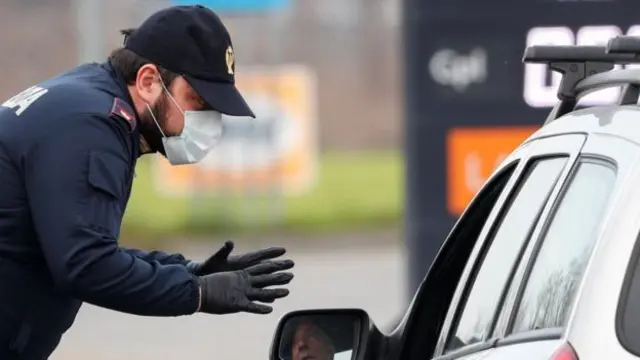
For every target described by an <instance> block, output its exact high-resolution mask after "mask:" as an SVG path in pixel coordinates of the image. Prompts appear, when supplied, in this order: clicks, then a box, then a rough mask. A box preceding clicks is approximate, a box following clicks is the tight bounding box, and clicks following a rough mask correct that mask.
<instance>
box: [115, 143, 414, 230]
mask: <svg viewBox="0 0 640 360" xmlns="http://www.w3.org/2000/svg"><path fill="white" fill-rule="evenodd" d="M402 166H403V164H402V158H401V154H400V153H399V152H397V151H380V152H357V153H327V154H324V155H322V156H321V157H320V164H319V170H318V176H319V178H318V181H317V185H316V187H315V188H314V189H313V190H312V191H310V192H308V193H306V194H304V195H300V196H295V197H293V196H292V197H286V198H281V197H277V196H272V197H269V196H262V197H260V198H258V197H254V198H251V199H247V198H245V199H243V198H239V197H230V196H227V197H223V196H217V197H198V198H195V199H194V198H191V199H188V198H187V199H185V198H182V199H175V198H168V197H163V196H162V195H160V194H158V193H157V192H156V191H155V190H154V188H153V184H152V178H151V175H152V174H151V162H150V161H148V160H147V159H145V160H141V161H140V163H139V164H138V168H137V176H136V180H135V183H134V189H133V194H132V196H131V200H130V202H129V206H128V209H127V213H126V215H125V219H124V227H123V238H132V237H135V238H137V239H138V238H142V239H145V238H146V239H147V240H148V241H151V240H158V239H159V238H165V237H171V236H193V235H203V234H233V233H241V232H242V233H246V232H261V233H263V232H266V231H272V232H297V233H301V232H302V233H308V232H323V231H335V230H346V229H354V228H372V227H388V226H392V225H395V224H397V223H398V222H399V220H400V218H401V215H402V206H403V201H402V189H403V167H402ZM251 214H253V215H254V217H253V219H254V222H253V223H252V222H248V223H247V222H243V221H242V220H243V219H251V216H250V215H251Z"/></svg>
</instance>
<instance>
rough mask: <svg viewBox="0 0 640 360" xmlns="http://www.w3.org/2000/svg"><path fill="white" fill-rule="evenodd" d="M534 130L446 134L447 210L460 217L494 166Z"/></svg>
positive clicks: (462, 130)
mask: <svg viewBox="0 0 640 360" xmlns="http://www.w3.org/2000/svg"><path fill="white" fill-rule="evenodd" d="M536 130H538V128H537V127H482V128H478V127H469V128H454V129H451V130H450V131H449V133H448V134H447V150H446V151H447V209H448V211H449V212H450V213H451V214H453V215H460V214H461V213H462V211H464V209H465V208H466V207H467V205H468V204H469V202H470V201H471V200H472V199H473V197H474V196H475V195H476V193H477V192H478V190H480V188H481V187H482V185H484V183H485V181H486V180H487V178H488V177H489V176H490V175H491V174H492V173H493V171H494V169H495V168H496V166H498V165H500V163H501V162H502V161H503V160H504V159H505V158H506V157H507V156H509V154H510V153H511V152H513V150H515V149H516V148H517V147H518V146H519V145H520V144H521V143H522V142H523V141H524V140H526V139H527V138H528V137H529V136H530V135H531V134H533V133H534V132H535V131H536Z"/></svg>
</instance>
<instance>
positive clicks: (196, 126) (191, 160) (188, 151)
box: [147, 81, 222, 165]
mask: <svg viewBox="0 0 640 360" xmlns="http://www.w3.org/2000/svg"><path fill="white" fill-rule="evenodd" d="M161 82H162V81H161ZM162 87H164V90H165V91H166V92H167V95H168V96H169V98H170V99H171V101H173V103H174V104H175V105H176V107H177V108H178V109H179V110H180V112H181V113H182V114H183V115H184V130H182V133H181V134H180V135H177V136H165V134H164V131H162V128H161V127H160V124H159V123H158V120H157V119H156V116H155V114H154V113H153V111H151V107H150V106H149V104H147V108H148V109H149V112H150V113H151V117H152V118H153V121H154V122H155V123H156V126H157V127H158V129H160V133H161V134H162V144H163V145H164V150H165V153H166V156H167V160H169V163H171V165H186V164H195V163H197V162H199V161H201V160H202V159H204V157H205V156H207V154H208V153H209V152H210V151H211V149H213V148H214V147H215V146H216V145H217V144H218V142H219V140H220V137H221V135H222V114H221V113H219V112H217V111H213V110H208V111H183V110H182V108H181V107H180V106H179V105H178V103H177V102H176V100H175V99H174V98H173V96H171V93H169V91H168V90H167V88H166V87H165V86H164V83H162Z"/></svg>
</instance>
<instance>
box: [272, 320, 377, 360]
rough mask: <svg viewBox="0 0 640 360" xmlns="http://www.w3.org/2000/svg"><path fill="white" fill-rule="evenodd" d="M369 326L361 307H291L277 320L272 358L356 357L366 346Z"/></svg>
mask: <svg viewBox="0 0 640 360" xmlns="http://www.w3.org/2000/svg"><path fill="white" fill-rule="evenodd" d="M370 326H371V324H370V323H369V317H368V315H367V314H366V313H365V312H364V311H362V310H349V309H336V310H303V311H294V312H292V313H289V314H287V315H285V316H284V317H283V318H282V319H281V320H280V323H279V325H278V329H277V330H276V334H275V337H274V339H273V340H274V342H273V344H272V349H271V350H272V351H271V359H272V360H307V359H313V360H355V359H357V358H358V354H359V352H363V351H364V350H365V349H364V347H365V345H366V342H367V337H368V334H369V332H370ZM359 350H360V351H359Z"/></svg>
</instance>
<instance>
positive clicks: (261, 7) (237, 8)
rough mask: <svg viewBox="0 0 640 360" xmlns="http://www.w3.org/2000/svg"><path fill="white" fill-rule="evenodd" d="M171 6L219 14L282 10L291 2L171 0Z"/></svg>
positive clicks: (265, 0) (271, 0) (262, 0)
mask: <svg viewBox="0 0 640 360" xmlns="http://www.w3.org/2000/svg"><path fill="white" fill-rule="evenodd" d="M172 4H173V5H203V6H206V7H209V8H211V9H213V10H215V11H220V12H226V13H231V12H262V11H274V10H282V9H284V8H287V7H290V6H291V0H203V1H197V0H172Z"/></svg>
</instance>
